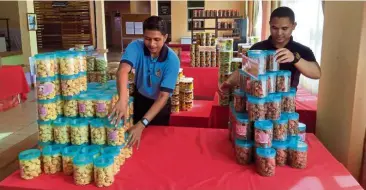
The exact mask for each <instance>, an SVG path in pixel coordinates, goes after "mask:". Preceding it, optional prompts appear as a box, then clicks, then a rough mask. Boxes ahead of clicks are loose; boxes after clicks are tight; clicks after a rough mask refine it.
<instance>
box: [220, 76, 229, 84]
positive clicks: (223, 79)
mask: <svg viewBox="0 0 366 190" xmlns="http://www.w3.org/2000/svg"><path fill="white" fill-rule="evenodd" d="M230 74H231V73H219V83H220V84H222V83H224V82H225V81H227V79H228V78H229V77H230Z"/></svg>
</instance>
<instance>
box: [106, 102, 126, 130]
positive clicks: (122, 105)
mask: <svg viewBox="0 0 366 190" xmlns="http://www.w3.org/2000/svg"><path fill="white" fill-rule="evenodd" d="M127 106H128V103H127V101H123V100H121V99H119V100H118V101H117V103H116V105H115V106H114V107H113V110H112V112H111V114H110V115H109V116H108V118H109V120H110V121H111V124H115V125H116V126H117V125H118V124H119V122H120V121H121V118H122V117H123V116H125V115H126V112H127Z"/></svg>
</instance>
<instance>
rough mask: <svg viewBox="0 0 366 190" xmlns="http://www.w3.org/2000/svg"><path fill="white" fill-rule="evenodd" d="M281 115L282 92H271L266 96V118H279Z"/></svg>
mask: <svg viewBox="0 0 366 190" xmlns="http://www.w3.org/2000/svg"><path fill="white" fill-rule="evenodd" d="M280 116H281V94H270V95H269V96H268V97H267V98H266V119H270V120H277V119H279V118H280Z"/></svg>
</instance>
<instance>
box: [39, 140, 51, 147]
mask: <svg viewBox="0 0 366 190" xmlns="http://www.w3.org/2000/svg"><path fill="white" fill-rule="evenodd" d="M52 143H53V142H52V141H48V142H41V141H38V146H41V147H45V146H47V145H52Z"/></svg>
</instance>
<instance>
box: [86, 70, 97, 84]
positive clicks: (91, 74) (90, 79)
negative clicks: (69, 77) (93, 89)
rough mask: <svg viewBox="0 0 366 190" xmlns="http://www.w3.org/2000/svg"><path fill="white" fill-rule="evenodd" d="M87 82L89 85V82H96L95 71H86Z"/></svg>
mask: <svg viewBox="0 0 366 190" xmlns="http://www.w3.org/2000/svg"><path fill="white" fill-rule="evenodd" d="M88 82H89V83H90V82H98V81H97V72H96V71H88ZM98 83H99V82H98Z"/></svg>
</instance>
